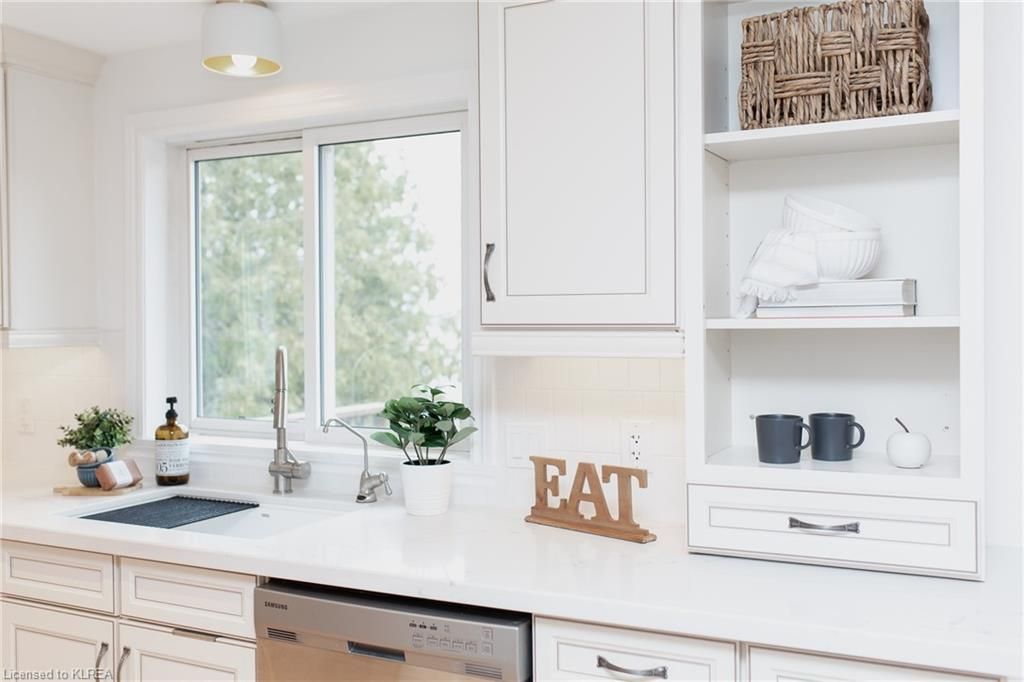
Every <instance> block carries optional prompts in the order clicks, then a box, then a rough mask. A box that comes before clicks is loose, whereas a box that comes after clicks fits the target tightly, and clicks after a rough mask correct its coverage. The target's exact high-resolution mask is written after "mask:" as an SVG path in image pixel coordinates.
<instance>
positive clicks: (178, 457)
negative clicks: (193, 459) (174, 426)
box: [156, 438, 188, 476]
mask: <svg viewBox="0 0 1024 682" xmlns="http://www.w3.org/2000/svg"><path fill="white" fill-rule="evenodd" d="M156 473H157V475H158V476H180V475H182V474H187V473H188V439H184V438H183V439H181V440H158V441H157V442H156Z"/></svg>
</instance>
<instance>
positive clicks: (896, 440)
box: [885, 417, 932, 469]
mask: <svg viewBox="0 0 1024 682" xmlns="http://www.w3.org/2000/svg"><path fill="white" fill-rule="evenodd" d="M896 423H897V424H899V425H900V426H901V427H903V430H902V431H897V432H896V433H894V434H892V435H891V436H889V440H887V441H886V442H885V452H886V454H888V455H889V461H890V462H891V463H892V465H893V466H895V467H899V468H900V469H920V468H921V467H923V466H924V465H925V464H927V463H928V460H929V459H931V457H932V442H931V441H930V440H928V436H926V435H924V434H923V433H915V432H913V431H911V430H910V429H908V428H907V425H906V424H904V423H903V422H902V421H900V419H899V418H898V417H897V418H896Z"/></svg>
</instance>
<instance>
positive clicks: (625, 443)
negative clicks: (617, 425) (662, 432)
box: [622, 419, 651, 467]
mask: <svg viewBox="0 0 1024 682" xmlns="http://www.w3.org/2000/svg"><path fill="white" fill-rule="evenodd" d="M650 426H651V422H649V421H645V420H641V419H630V420H627V421H623V422H622V463H623V464H625V465H626V466H630V467H642V466H643V463H644V460H645V456H644V452H645V448H646V447H647V432H648V430H649V429H650Z"/></svg>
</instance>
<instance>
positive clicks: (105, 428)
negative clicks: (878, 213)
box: [57, 405, 135, 450]
mask: <svg viewBox="0 0 1024 682" xmlns="http://www.w3.org/2000/svg"><path fill="white" fill-rule="evenodd" d="M75 421H77V422H78V426H76V427H74V428H72V427H70V426H62V427H60V430H61V431H62V432H63V433H64V436H63V437H62V438H61V439H60V440H59V441H57V445H59V446H61V447H69V446H70V447H73V448H77V449H79V450H91V449H93V448H116V447H117V446H119V445H127V444H128V443H131V442H132V435H131V434H132V422H133V421H135V418H134V417H132V416H131V415H130V414H128V413H127V412H124V411H122V410H116V409H106V410H101V409H100V408H99V407H97V406H96V405H93V406H92V407H90V408H89V409H87V410H85V411H84V412H79V413H78V414H76V415H75Z"/></svg>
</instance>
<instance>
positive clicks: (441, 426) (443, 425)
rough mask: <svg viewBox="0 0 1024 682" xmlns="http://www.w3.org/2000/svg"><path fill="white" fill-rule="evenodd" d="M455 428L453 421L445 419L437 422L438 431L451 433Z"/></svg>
mask: <svg viewBox="0 0 1024 682" xmlns="http://www.w3.org/2000/svg"><path fill="white" fill-rule="evenodd" d="M453 428H455V424H454V423H452V420H451V419H444V420H441V421H439V422H437V430H438V431H451V430H452V429H453Z"/></svg>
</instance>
